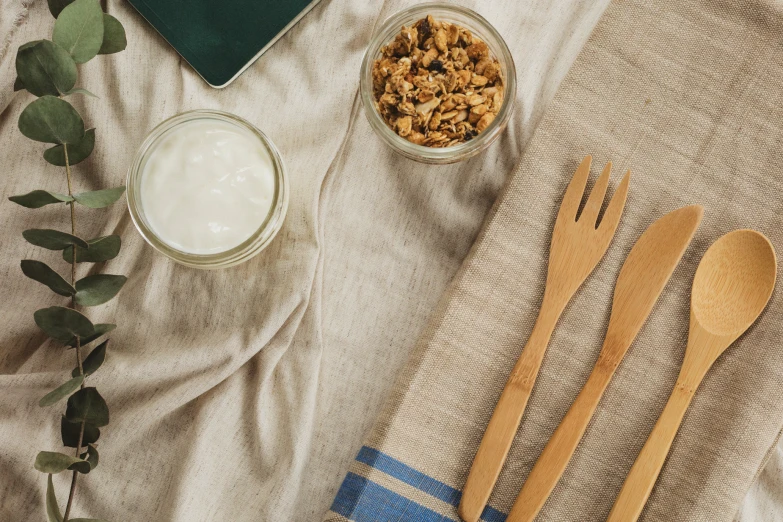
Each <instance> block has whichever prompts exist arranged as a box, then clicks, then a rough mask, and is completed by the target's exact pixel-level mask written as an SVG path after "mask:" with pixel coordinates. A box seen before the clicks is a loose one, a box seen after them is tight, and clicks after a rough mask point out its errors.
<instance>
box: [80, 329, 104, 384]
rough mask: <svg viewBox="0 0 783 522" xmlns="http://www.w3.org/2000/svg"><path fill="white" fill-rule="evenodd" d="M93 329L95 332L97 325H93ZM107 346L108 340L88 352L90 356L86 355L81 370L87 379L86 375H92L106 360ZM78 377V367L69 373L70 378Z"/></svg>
mask: <svg viewBox="0 0 783 522" xmlns="http://www.w3.org/2000/svg"><path fill="white" fill-rule="evenodd" d="M95 328H96V330H97V328H98V325H97V324H96V325H95ZM108 344H109V340H108V339H106V340H105V341H103V342H102V343H101V344H99V345H98V346H96V347H95V349H94V350H93V351H91V352H90V355H88V356H87V357H86V358H85V359H84V362H82V370H83V371H84V376H85V377H87V376H88V375H92V374H93V373H95V371H96V370H97V369H98V368H100V367H101V365H102V364H103V361H105V360H106V346H107V345H108ZM78 375H81V374H80V373H79V367H78V366H77V367H76V368H74V369H73V371H72V372H71V376H72V377H76V376H78Z"/></svg>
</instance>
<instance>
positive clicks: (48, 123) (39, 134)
mask: <svg viewBox="0 0 783 522" xmlns="http://www.w3.org/2000/svg"><path fill="white" fill-rule="evenodd" d="M89 1H92V0H89ZM19 130H20V131H21V132H22V134H24V135H25V136H27V137H28V138H30V139H31V140H35V141H42V142H44V143H68V144H71V143H79V142H80V141H81V139H82V138H83V137H84V121H82V117H81V116H79V113H78V112H76V109H74V108H73V106H72V105H71V104H70V103H68V102H67V101H65V100H61V99H60V98H57V97H55V96H43V97H41V98H38V99H37V100H35V101H34V102H32V103H31V104H30V105H28V106H27V107H25V109H24V110H23V111H22V114H20V115H19Z"/></svg>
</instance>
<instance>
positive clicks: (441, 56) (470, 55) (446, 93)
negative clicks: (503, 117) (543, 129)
mask: <svg viewBox="0 0 783 522" xmlns="http://www.w3.org/2000/svg"><path fill="white" fill-rule="evenodd" d="M381 54H382V56H381V57H380V58H379V59H377V60H375V61H374V62H373V68H372V85H373V95H374V98H375V101H376V103H375V106H376V109H377V110H378V113H379V114H380V115H381V117H382V118H383V119H384V121H385V122H386V124H387V125H388V126H389V127H390V128H391V129H392V130H394V131H395V132H396V133H397V134H398V135H399V136H401V137H403V138H405V139H407V140H408V141H410V142H411V143H415V144H417V145H424V146H426V147H451V146H454V145H458V144H460V143H464V142H466V141H469V140H471V139H473V138H475V137H476V136H477V135H478V134H479V133H480V132H482V131H483V130H485V129H486V128H487V127H488V126H489V124H490V123H492V121H493V120H494V118H495V116H496V115H497V113H498V112H499V111H500V108H501V106H502V105H503V99H504V97H503V95H504V84H503V78H502V73H501V67H500V63H498V61H497V59H495V58H494V57H492V56H491V54H490V50H489V47H488V46H487V44H486V43H484V42H483V41H482V40H480V39H479V38H477V37H476V36H474V35H473V34H472V33H471V32H470V31H469V30H468V29H466V28H464V27H461V26H459V25H457V24H453V23H450V22H446V21H440V20H435V19H434V18H433V17H432V16H427V17H426V18H422V19H421V20H419V21H418V22H416V23H415V24H413V25H412V26H411V27H402V28H401V29H400V32H399V33H398V34H397V36H396V37H395V39H394V40H393V41H391V42H390V43H389V44H387V45H386V46H385V47H383V48H382V49H381Z"/></svg>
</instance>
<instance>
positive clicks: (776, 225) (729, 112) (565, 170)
mask: <svg viewBox="0 0 783 522" xmlns="http://www.w3.org/2000/svg"><path fill="white" fill-rule="evenodd" d="M781 7H782V6H781V5H780V4H779V3H774V4H773V3H772V2H769V3H768V2H765V1H753V2H744V3H742V4H737V3H731V2H724V1H722V0H697V1H691V2H669V1H666V0H624V1H618V2H613V3H612V4H611V5H610V6H609V7H608V9H607V10H606V12H605V13H604V15H603V17H602V18H601V21H600V22H599V23H598V25H597V27H596V29H595V31H594V33H593V34H592V36H591V37H590V39H589V41H588V42H587V43H586V45H585V47H584V49H583V50H582V52H581V54H580V55H579V58H578V59H577V60H576V62H575V64H574V65H573V67H572V69H571V71H570V72H569V74H568V76H567V77H566V78H565V80H564V81H563V83H562V85H561V86H560V89H559V91H558V94H557V95H556V97H555V98H554V100H553V101H552V102H551V104H550V106H549V107H548V109H547V111H546V113H545V115H544V118H543V120H542V122H541V123H540V124H539V125H538V127H537V129H536V131H535V134H534V136H533V138H532V140H531V141H530V143H529V145H528V146H527V148H526V150H525V151H524V153H523V157H522V160H521V162H520V164H519V166H518V168H517V169H516V170H515V173H514V174H513V176H512V178H511V179H510V181H509V184H508V187H507V188H506V190H505V191H504V193H503V195H501V196H500V198H499V201H498V203H497V205H496V206H495V207H494V209H493V210H492V211H491V212H490V214H489V217H488V219H487V221H486V223H485V225H484V227H483V229H482V231H481V233H480V235H479V238H478V239H477V241H476V243H475V244H474V246H473V248H472V249H471V251H470V253H469V254H468V256H467V259H466V261H465V262H464V264H463V265H462V267H461V268H460V270H459V272H458V274H457V275H456V277H455V279H454V282H453V283H452V284H451V285H450V286H449V289H448V290H447V292H446V293H445V295H444V297H443V299H442V300H441V301H440V303H439V304H438V307H437V310H438V311H437V312H436V313H435V314H434V316H433V318H432V319H431V322H430V323H429V326H428V328H427V329H426V330H425V332H424V333H423V335H422V338H421V340H420V342H419V343H418V346H417V348H416V349H415V350H414V352H413V354H412V356H411V359H410V361H409V362H408V364H407V365H406V366H405V368H404V369H403V371H402V372H401V376H400V378H399V381H398V383H397V384H396V386H395V387H394V390H393V392H392V394H391V396H390V398H389V400H388V401H387V403H386V405H385V407H384V410H383V412H382V413H381V415H380V417H379V419H378V421H377V422H376V424H375V426H374V428H373V430H372V432H371V434H370V436H369V437H368V438H367V439H366V442H365V444H364V446H363V447H362V448H361V450H360V451H359V452H358V455H357V457H356V459H355V462H354V463H353V464H352V466H351V468H350V471H349V472H348V474H347V475H346V478H345V480H344V482H343V484H342V486H341V487H340V489H339V491H338V493H337V495H336V497H335V500H334V503H333V505H332V508H331V510H330V512H329V513H328V514H327V515H326V516H325V519H324V520H325V521H327V522H344V521H348V520H351V521H355V522H375V521H389V522H391V521H397V522H402V521H428V522H429V521H432V522H435V521H441V522H445V521H456V520H459V518H458V515H457V506H458V505H459V501H460V495H461V491H460V490H461V488H462V487H463V485H464V483H465V480H466V478H467V475H468V472H469V470H470V466H471V463H472V461H473V458H474V456H475V454H476V450H477V449H478V446H479V443H480V441H481V438H482V436H483V434H484V430H485V429H486V427H487V423H488V422H489V419H490V416H491V414H492V412H493V409H494V407H495V405H496V403H497V400H498V397H499V396H500V393H501V391H502V389H503V386H504V384H505V381H506V378H507V376H508V375H509V373H510V372H511V369H512V367H513V366H514V364H515V362H516V360H517V358H518V356H519V354H520V350H521V349H522V347H523V346H524V344H525V341H526V339H527V337H528V335H529V334H530V331H531V329H532V327H533V324H534V322H535V318H536V314H537V311H538V307H539V304H540V302H541V299H542V295H543V292H544V287H545V282H546V277H547V252H548V247H549V241H550V237H551V234H552V228H553V224H554V220H555V216H556V215H557V211H558V208H559V205H560V202H561V200H562V194H563V192H564V190H565V187H566V186H567V184H568V182H569V180H570V179H571V176H572V174H573V172H574V170H575V169H576V167H577V165H579V163H580V162H581V160H582V158H583V157H584V156H585V155H586V154H588V153H592V154H593V155H594V169H593V170H599V169H600V168H601V167H602V166H603V165H604V164H605V163H606V162H608V161H612V162H613V163H614V167H615V176H614V178H615V183H616V180H618V179H619V178H620V175H621V174H622V173H623V172H625V170H627V169H631V170H632V171H633V176H632V181H631V189H630V193H629V196H628V201H627V205H626V208H625V212H624V215H623V218H622V220H621V223H620V226H619V228H618V231H617V233H616V236H615V239H614V242H613V244H612V245H611V246H610V248H609V250H608V252H607V253H606V256H605V258H604V259H603V261H602V262H601V263H599V265H598V267H597V268H596V270H595V271H594V273H593V274H592V275H591V276H590V277H589V278H588V279H587V281H586V282H585V284H584V285H583V286H582V288H581V289H580V290H579V291H578V292H577V293H576V295H575V296H574V298H573V299H572V300H571V303H570V304H569V306H568V307H567V308H566V310H565V313H564V314H563V316H562V318H561V319H560V321H559V324H558V326H557V327H556V329H555V331H554V335H553V336H552V340H551V342H550V344H549V349H548V351H547V353H546V356H545V358H544V361H543V366H542V368H541V371H540V374H539V376H538V380H537V382H536V385H535V387H534V388H533V392H532V395H531V397H530V400H529V402H528V405H527V409H526V412H525V415H524V417H523V419H522V424H521V428H520V430H519V432H518V433H517V436H516V439H515V440H514V443H513V445H512V447H511V450H510V453H509V455H508V459H507V461H506V464H505V466H504V468H503V470H502V472H501V474H500V477H499V479H498V481H497V484H496V486H495V489H494V490H493V493H492V496H491V497H490V499H489V504H488V507H487V508H486V509H485V511H484V513H483V514H482V520H484V521H486V522H502V521H503V520H505V517H506V515H505V513H508V511H509V510H510V508H511V506H512V504H513V502H514V500H515V499H516V497H517V494H518V493H519V491H520V489H521V486H522V484H523V483H524V480H525V478H526V476H527V475H528V473H529V472H530V470H531V468H532V466H533V465H534V463H535V462H536V459H537V458H538V456H539V455H540V453H541V451H542V450H543V449H544V446H545V445H546V443H547V441H548V440H549V437H550V436H551V435H552V433H553V431H554V430H555V428H556V427H557V425H558V424H559V422H560V420H561V419H562V418H563V416H564V415H565V413H566V411H567V410H568V408H569V406H570V405H571V403H572V402H573V400H574V399H575V397H576V396H577V394H578V392H579V390H580V389H581V387H582V386H583V384H584V383H585V380H586V379H587V377H588V375H589V373H590V371H591V370H592V368H593V366H594V364H595V363H596V359H597V357H598V353H599V351H600V348H601V345H602V340H603V337H604V334H605V331H606V327H607V322H608V320H609V312H610V310H611V301H612V289H613V288H614V283H615V280H616V277H617V274H618V272H619V270H620V267H621V266H622V263H623V261H624V260H625V258H626V256H627V255H628V252H629V250H630V249H631V247H632V246H633V244H634V242H635V240H636V238H638V237H639V236H640V235H641V234H642V233H643V232H644V230H645V229H646V228H647V227H648V226H649V225H650V223H652V222H653V221H655V220H656V219H657V218H659V217H660V216H662V215H663V214H665V213H667V212H669V211H671V210H674V209H676V208H679V207H682V206H685V205H687V204H692V203H701V204H702V205H704V207H705V217H704V220H703V222H702V225H701V227H700V229H699V230H698V232H697V234H696V236H695V239H694V241H693V243H692V244H691V246H690V248H689V249H688V251H687V252H686V254H685V256H684V258H683V260H682V262H681V263H680V264H679V266H678V267H677V269H676V271H675V272H674V274H673V276H672V278H671V280H670V282H669V283H668V285H667V287H666V288H665V289H664V291H663V294H662V295H661V297H660V299H659V300H658V302H657V304H656V306H655V307H654V309H653V311H652V314H651V315H650V317H649V319H648V321H647V323H646V325H645V326H644V327H643V328H642V330H641V332H640V333H639V335H638V337H637V338H636V341H635V342H634V344H633V346H632V347H631V349H630V351H629V352H628V354H627V355H626V356H625V359H624V360H623V361H622V363H621V364H620V366H619V368H618V370H617V372H616V374H615V376H614V378H613V380H612V382H611V383H610V385H609V386H608V388H607V390H606V393H605V394H604V396H603V399H602V400H601V402H600V404H599V405H598V408H597V410H596V412H595V415H594V417H593V418H592V421H591V423H590V425H589V427H588V429H587V431H586V433H585V435H584V437H583V438H582V440H581V443H580V445H579V446H578V448H577V449H576V451H575V453H574V455H573V458H572V459H571V461H570V464H569V466H568V468H567V469H566V470H565V472H564V474H563V476H562V478H561V480H560V482H559V484H558V485H557V486H556V487H555V489H554V491H553V492H552V495H551V496H550V497H549V499H548V502H547V503H546V505H545V506H544V507H543V509H542V511H541V513H540V514H539V516H538V518H537V520H540V521H553V522H560V521H566V520H567V521H571V520H573V521H576V520H579V521H593V520H596V521H599V520H605V519H606V517H607V516H608V514H609V512H610V510H611V508H612V505H613V503H614V500H615V498H616V497H617V494H618V493H619V491H620V488H621V486H622V484H623V481H624V479H625V477H626V475H627V473H628V471H629V470H630V468H631V466H632V464H633V462H634V461H635V459H636V457H637V455H638V454H639V451H640V450H641V448H642V446H643V444H644V443H645V441H646V440H647V437H648V435H649V434H650V431H651V430H652V427H653V425H654V423H655V421H656V419H657V418H658V416H659V415H660V413H661V411H662V409H663V406H664V404H665V402H666V400H667V399H668V396H669V394H670V393H671V391H672V389H673V387H674V384H675V381H676V378H677V374H678V372H679V368H680V365H681V363H682V360H683V355H684V351H685V345H686V341H687V337H688V325H689V317H690V310H689V309H690V307H689V304H690V292H691V282H692V280H693V276H694V273H695V271H696V268H697V266H698V264H699V261H700V260H701V257H702V256H703V254H704V252H705V251H706V249H707V248H708V247H709V245H710V244H712V243H713V242H714V241H715V240H717V239H718V238H719V237H720V236H722V235H723V234H725V233H727V232H729V231H731V230H734V229H738V228H754V229H756V230H759V231H761V232H763V233H764V234H766V235H767V236H768V237H769V238H770V240H771V241H772V243H773V244H774V245H775V246H777V248H778V249H780V248H783V203H782V201H783V200H781V194H782V193H783V178H782V177H781V175H780V173H781V170H783V157H781V152H780V143H782V142H783V108H782V107H783V104H781V101H783V93H781V90H780V83H779V78H780V77H781V75H782V74H783V47H782V46H781V29H783V10H781ZM596 176H597V174H595V173H594V175H593V179H595V177H596ZM781 270H782V269H781V267H779V269H778V279H780V278H781V277H780V276H781V275H783V274H782V273H781ZM780 294H781V292H780V291H777V292H776V293H775V294H774V296H773V298H772V300H771V301H770V303H769V306H768V308H767V310H766V311H765V313H763V314H762V316H761V317H760V319H759V321H758V322H757V323H756V324H755V325H754V326H753V327H751V328H750V329H749V330H748V332H747V333H746V334H745V335H743V336H742V337H741V338H740V339H739V340H738V341H737V342H735V343H734V346H733V347H731V348H730V349H729V350H728V351H726V352H725V353H724V354H723V356H721V357H720V358H719V359H718V361H717V362H716V364H715V365H714V366H713V368H712V370H711V371H710V372H709V373H708V374H707V376H706V378H705V379H704V381H703V383H702V385H701V387H700V389H699V390H698V393H697V394H696V397H695V399H694V400H693V402H692V404H691V407H690V409H689V410H688V412H687V413H686V415H685V418H684V422H683V424H682V426H681V428H680V430H679V434H678V435H677V437H676V439H675V440H674V443H673V445H672V447H671V451H670V453H669V457H668V460H667V462H666V464H665V465H664V467H663V470H662V472H661V474H660V476H659V478H658V481H657V484H656V486H655V488H654V489H653V491H652V494H651V496H650V498H649V501H648V502H647V504H646V507H645V509H644V511H643V512H642V515H641V518H640V520H642V521H646V522H653V521H656V522H667V521H672V520H676V521H678V522H686V521H694V522H696V521H710V522H719V521H729V520H732V519H733V518H735V516H737V517H741V518H743V519H745V520H774V519H776V518H779V517H780V510H779V505H780V497H781V490H780V489H779V484H780V479H779V469H780V466H779V464H778V462H779V460H773V461H772V464H771V465H770V467H769V468H767V470H764V468H765V465H766V464H767V462H768V460H769V459H770V457H771V456H772V455H777V454H778V450H777V448H776V447H775V445H776V443H777V441H778V438H779V434H780V431H781V426H782V425H783V352H781V349H780V348H781V339H783V302H782V301H781V297H780ZM778 459H779V458H778ZM759 474H761V477H762V478H763V479H764V483H765V484H766V485H768V486H770V489H771V490H772V491H771V493H768V494H767V495H765V494H764V490H763V489H761V488H759V487H754V488H753V491H752V493H751V495H752V496H751V499H752V501H753V502H755V506H754V504H752V503H747V504H745V505H742V501H743V498H744V497H745V495H746V492H747V491H748V489H749V488H751V486H752V484H753V483H754V481H755V480H756V478H757V477H758V476H759ZM771 499H776V500H775V501H774V502H776V505H775V504H773V503H772V502H770V500H771ZM776 508H777V509H776Z"/></svg>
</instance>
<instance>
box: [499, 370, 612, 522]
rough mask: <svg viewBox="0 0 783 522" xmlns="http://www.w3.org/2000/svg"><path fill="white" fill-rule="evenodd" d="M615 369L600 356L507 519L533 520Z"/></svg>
mask: <svg viewBox="0 0 783 522" xmlns="http://www.w3.org/2000/svg"><path fill="white" fill-rule="evenodd" d="M613 370H614V369H613V367H611V366H608V365H605V364H601V362H600V359H599V364H598V365H596V367H595V368H594V369H593V372H592V373H591V374H590V377H589V378H588V379H587V382H586V383H585V385H584V388H582V391H581V392H579V395H578V396H577V397H576V400H575V401H574V403H573V404H572V405H571V408H570V409H569V410H568V413H566V415H565V417H563V420H562V421H561V422H560V425H559V426H558V427H557V429H556V430H555V432H554V434H553V435H552V438H550V439H549V442H548V443H547V445H546V448H544V451H543V452H542V453H541V456H539V457H538V461H536V464H535V466H533V470H532V471H531V472H530V475H528V477H527V480H526V481H525V484H524V486H523V487H522V491H521V492H520V493H519V496H518V497H517V500H516V502H514V507H513V508H512V509H511V513H509V515H508V518H507V519H506V522H531V521H532V520H533V519H534V518H536V515H537V514H538V512H539V511H540V510H541V508H542V507H543V506H544V503H545V502H546V499H547V498H548V497H549V495H550V494H551V493H552V490H553V489H555V486H556V485H557V482H558V480H560V476H561V475H562V474H563V472H564V471H565V469H566V466H568V462H569V461H570V460H571V456H572V455H573V454H574V451H575V450H576V447H577V446H578V445H579V441H580V440H581V439H582V435H584V433H585V430H586V429H587V425H588V424H589V423H590V419H591V418H592V416H593V412H595V409H596V407H597V406H598V403H599V402H600V400H601V396H602V395H603V393H604V390H605V389H606V386H607V385H608V384H609V381H610V380H611V379H612V374H613V373H614V371H613Z"/></svg>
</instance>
